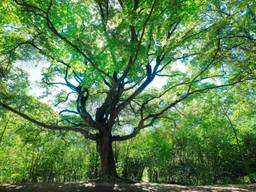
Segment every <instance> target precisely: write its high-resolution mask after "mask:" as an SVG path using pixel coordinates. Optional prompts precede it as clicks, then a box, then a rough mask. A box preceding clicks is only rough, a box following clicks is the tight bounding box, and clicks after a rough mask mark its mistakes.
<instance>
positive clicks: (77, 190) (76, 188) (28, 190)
mask: <svg viewBox="0 0 256 192" xmlns="http://www.w3.org/2000/svg"><path fill="white" fill-rule="evenodd" d="M12 191H15V192H85V191H86V192H90V191H91V192H97V191H99V192H100V191H102V192H108V191H129V192H144V191H152V192H154V191H160V192H167V191H168V192H169V191H170V192H172V191H173V192H204V191H205V192H251V191H256V184H250V185H225V186H224V185H223V186H182V185H174V184H157V183H135V184H125V183H119V184H110V183H69V184H57V183H54V184H53V183H39V184H26V185H20V186H19V185H9V184H6V185H1V186H0V192H12Z"/></svg>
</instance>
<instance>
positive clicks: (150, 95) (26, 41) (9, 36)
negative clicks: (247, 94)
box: [0, 0, 256, 180]
mask: <svg viewBox="0 0 256 192" xmlns="http://www.w3.org/2000/svg"><path fill="white" fill-rule="evenodd" d="M0 9H1V15H0V16H1V29H0V30H1V41H0V49H1V50H0V51H1V61H2V62H3V63H4V66H5V65H6V66H8V69H10V71H7V72H4V73H3V74H4V75H1V86H3V87H4V90H6V91H4V92H3V93H2V92H1V97H0V99H1V100H0V105H1V107H3V108H4V109H6V110H9V111H11V112H13V113H15V114H17V115H19V116H21V117H23V118H25V119H27V120H28V121H30V122H32V123H34V124H36V125H38V126H41V127H44V128H47V129H51V130H63V131H75V132H78V133H81V134H82V135H83V136H84V137H85V138H87V139H90V140H93V141H95V142H96V144H97V151H98V153H99V155H100V161H101V176H102V177H103V178H104V179H107V180H112V179H113V178H115V177H117V173H116V165H115V159H114V153H113V147H112V142H113V141H124V140H127V139H130V138H133V137H135V136H136V135H137V134H138V133H139V132H140V130H142V129H144V128H147V127H151V126H153V125H154V124H155V123H156V122H157V121H158V120H160V119H161V118H166V113H167V111H168V110H169V109H172V108H173V107H175V106H177V105H178V104H182V103H183V101H184V100H186V99H188V98H193V97H195V95H196V94H197V93H204V92H207V91H209V90H212V89H215V88H224V87H229V86H234V85H236V84H237V83H242V82H245V81H248V80H253V79H254V77H255V65H254V63H253V62H254V59H255V47H256V46H255V29H256V27H255V14H254V12H255V10H254V9H255V3H254V2H250V6H249V7H248V5H247V3H244V2H235V3H230V2H226V1H207V2H206V1H190V0H186V1H183V0H173V1H169V0H168V1H157V0H152V1H139V0H134V1H123V0H119V1H114V0H113V1H112V0H111V1H110V0H106V1H105V0H102V1H101V0H100V1H87V2H84V1H80V0H78V1H69V0H65V1H61V2H59V1H55V0H46V1H43V2H42V1H37V0H13V1H2V2H1V7H0ZM39 56H40V57H41V58H43V59H41V60H38V62H40V63H39V65H44V62H43V60H47V61H49V62H50V65H49V66H45V69H44V71H42V74H43V79H42V87H45V88H46V89H47V94H53V93H54V91H53V89H52V88H53V87H56V86H66V87H67V88H68V89H69V90H70V92H67V93H65V92H63V91H62V92H60V93H58V94H57V95H56V94H55V95H54V94H53V95H54V96H55V98H56V99H54V103H55V104H56V105H58V104H60V103H62V102H65V105H64V106H65V109H61V111H60V116H59V118H57V120H58V122H57V123H56V118H49V119H47V120H46V121H41V119H39V117H37V116H36V115H37V114H36V113H34V111H33V110H31V111H30V112H29V113H26V110H25V108H26V106H31V104H33V103H31V102H25V103H24V98H29V96H26V92H25V91H24V90H22V89H21V90H19V89H18V90H16V91H15V92H14V93H13V94H10V93H9V92H11V91H13V90H12V86H13V84H15V83H17V82H19V81H20V79H17V78H16V79H15V78H13V79H9V78H10V77H11V75H12V74H13V75H14V76H16V77H17V76H18V77H20V76H21V75H19V73H21V72H22V70H17V67H16V66H15V65H14V62H15V61H17V60H31V59H34V58H35V57H36V58H38V57H39ZM245 64H246V65H245ZM245 66H246V67H245ZM6 69H7V68H5V70H6ZM1 71H4V70H2V68H1ZM5 73H7V74H8V75H6V74H5ZM60 77H63V80H62V81H59V79H60ZM159 77H162V78H165V79H166V84H165V85H164V86H163V87H162V88H161V89H153V88H150V87H149V85H150V84H151V83H152V82H153V81H154V80H155V79H156V78H159ZM17 80H19V81H17ZM25 82H26V81H25ZM18 87H19V86H17V88H18ZM1 91H2V90H1ZM8 94H10V95H8ZM64 94H66V95H64ZM14 96H15V98H14ZM19 106H22V107H19ZM32 106H33V105H32ZM38 107H39V109H37V110H40V111H43V110H46V114H49V115H52V113H51V112H50V111H49V110H48V108H47V107H41V106H38ZM34 109H35V108H34Z"/></svg>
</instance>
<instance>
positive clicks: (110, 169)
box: [97, 134, 118, 181]
mask: <svg viewBox="0 0 256 192" xmlns="http://www.w3.org/2000/svg"><path fill="white" fill-rule="evenodd" d="M97 150H98V153H99V155H100V160H101V173H100V176H101V179H103V180H107V181H113V180H115V179H116V178H118V175H117V173H116V165H115V159H114V152H113V147H112V137H111V134H106V135H102V136H101V137H100V138H99V139H98V140H97Z"/></svg>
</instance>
